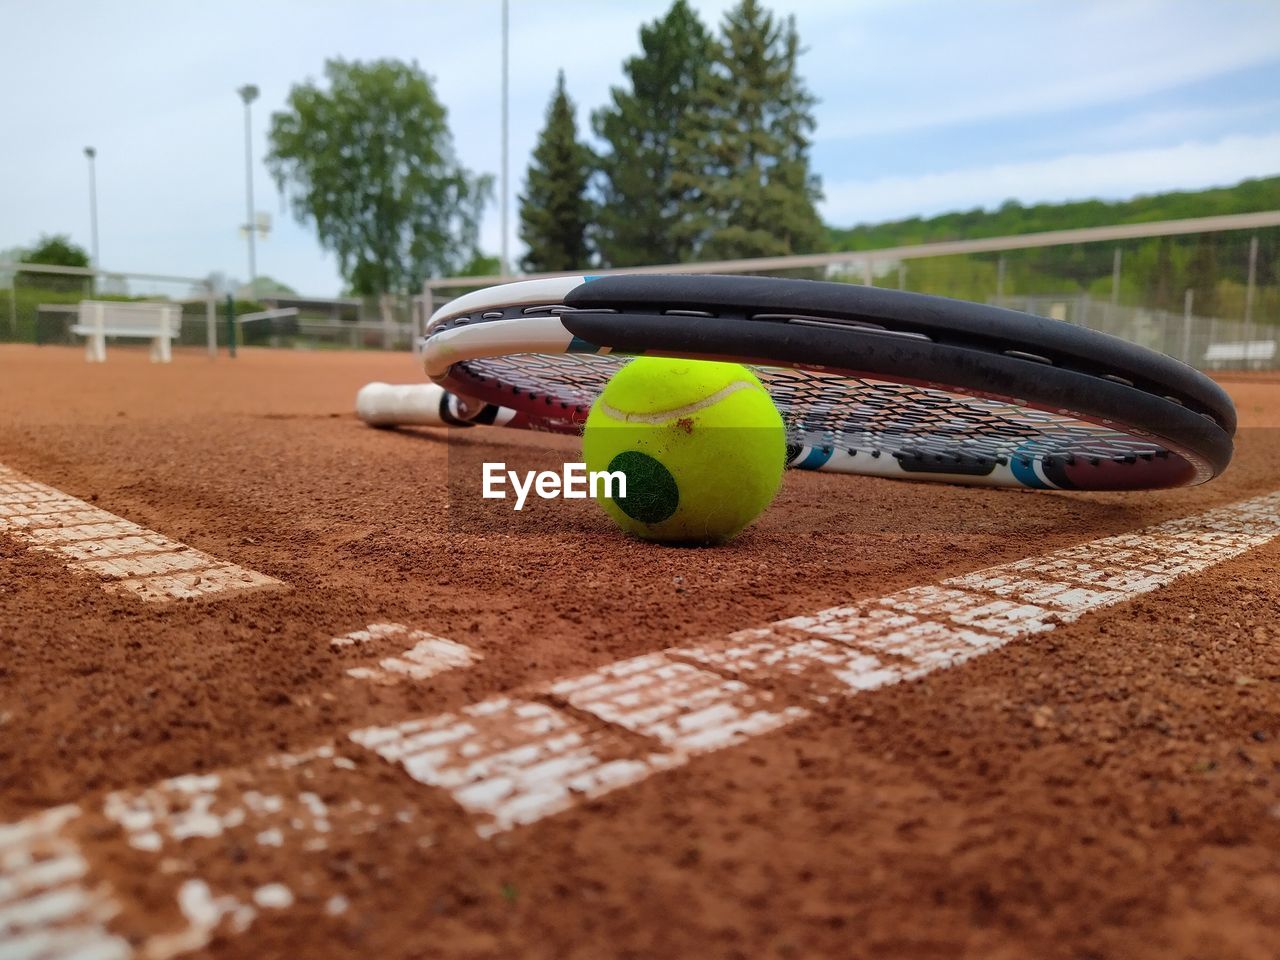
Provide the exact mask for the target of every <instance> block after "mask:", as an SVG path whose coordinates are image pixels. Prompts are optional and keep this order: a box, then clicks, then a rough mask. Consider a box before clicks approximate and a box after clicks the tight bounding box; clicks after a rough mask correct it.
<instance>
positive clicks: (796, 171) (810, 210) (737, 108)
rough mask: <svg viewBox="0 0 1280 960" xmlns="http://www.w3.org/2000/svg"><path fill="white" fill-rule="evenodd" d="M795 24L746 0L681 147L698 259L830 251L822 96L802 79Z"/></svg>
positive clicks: (729, 21) (680, 182)
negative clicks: (819, 153)
mask: <svg viewBox="0 0 1280 960" xmlns="http://www.w3.org/2000/svg"><path fill="white" fill-rule="evenodd" d="M799 57H800V38H799V36H798V34H797V33H796V27H795V19H794V18H792V17H788V18H787V19H785V20H779V19H776V18H775V17H774V16H773V14H771V13H770V12H768V11H767V10H765V9H764V8H763V7H761V6H760V4H759V3H758V2H757V0H740V2H739V3H738V5H737V6H736V7H734V8H733V9H732V10H730V11H729V12H728V13H727V14H726V15H725V18H724V22H723V24H722V25H721V40H720V42H719V43H718V44H717V45H716V47H715V54H714V59H713V62H712V67H711V70H710V71H709V73H708V75H707V77H706V80H705V82H704V83H702V84H700V86H699V88H698V95H697V100H696V103H695V105H694V108H693V110H692V111H691V113H690V115H689V117H688V121H687V129H686V130H685V131H684V133H683V135H682V137H681V138H680V140H679V141H678V144H677V151H676V154H677V162H676V170H675V173H674V175H673V178H672V179H673V183H674V185H675V186H676V187H677V188H679V189H681V190H683V191H686V192H687V194H688V195H689V196H690V197H691V198H692V203H693V206H694V208H695V211H696V212H695V213H694V215H693V216H692V217H691V218H690V220H689V221H688V222H687V223H682V224H680V227H681V233H682V234H683V236H682V239H683V240H684V241H685V242H688V243H690V244H691V245H692V247H693V249H694V251H695V255H696V257H697V258H698V259H703V260H706V259H727V258H732V257H756V256H781V255H787V254H794V253H809V252H812V251H815V250H819V249H822V248H823V247H824V246H825V244H826V241H827V236H826V229H825V228H824V227H823V225H822V222H821V220H820V219H819V218H818V213H817V209H816V206H815V205H816V203H817V201H818V200H819V199H821V196H822V192H821V187H820V184H819V181H818V178H817V177H816V176H815V175H814V174H813V173H812V172H811V171H810V169H809V145H810V141H809V136H810V134H811V133H812V132H813V129H814V119H813V105H814V102H815V101H814V98H813V96H812V95H811V94H810V93H809V92H808V90H807V89H806V88H805V86H804V83H803V81H802V80H801V79H800V77H799V75H798V73H797V64H798V60H799Z"/></svg>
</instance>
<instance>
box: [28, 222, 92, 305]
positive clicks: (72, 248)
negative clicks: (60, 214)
mask: <svg viewBox="0 0 1280 960" xmlns="http://www.w3.org/2000/svg"><path fill="white" fill-rule="evenodd" d="M18 254H19V259H21V260H22V261H23V262H24V263H39V264H43V265H44V266H50V267H87V266H89V253H88V251H86V250H85V249H84V247H81V246H77V245H76V244H74V243H72V242H71V238H70V237H69V236H67V235H66V234H65V233H57V234H41V236H40V239H39V240H37V241H36V243H35V246H33V247H31V248H30V249H28V250H20V251H18ZM15 279H16V280H18V281H19V282H21V283H24V284H26V285H28V286H37V287H41V288H43V289H45V290H64V291H65V290H81V289H91V288H92V284H91V283H90V281H87V280H86V279H85V278H83V277H76V276H65V275H59V274H54V273H39V272H36V271H34V270H19V271H18V272H17V274H16V276H15ZM86 284H89V286H88V287H86Z"/></svg>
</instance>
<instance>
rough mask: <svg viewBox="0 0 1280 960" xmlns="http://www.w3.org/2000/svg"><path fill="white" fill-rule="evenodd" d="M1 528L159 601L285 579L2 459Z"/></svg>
mask: <svg viewBox="0 0 1280 960" xmlns="http://www.w3.org/2000/svg"><path fill="white" fill-rule="evenodd" d="M0 533H7V534H8V535H9V536H11V537H13V538H14V539H15V540H17V541H18V542H20V543H23V544H26V545H27V546H28V547H30V548H31V549H33V550H39V551H41V552H44V553H52V554H54V555H55V556H57V557H58V558H60V559H61V560H62V562H63V563H64V564H65V565H66V566H67V567H68V568H70V569H72V570H76V571H83V572H86V573H92V574H95V575H97V576H98V577H101V578H102V579H103V580H104V581H106V582H105V583H104V584H103V586H104V588H105V589H107V590H109V591H111V592H113V593H129V594H133V595H134V596H136V597H138V598H140V599H142V600H146V601H150V602H163V601H167V600H179V599H186V598H190V597H207V596H210V595H213V594H218V593H224V592H226V591H229V590H252V589H260V588H262V587H278V586H283V584H281V582H280V581H279V580H276V579H275V578H273V577H268V576H266V575H265V574H262V573H257V572H255V571H253V570H248V569H246V568H244V567H240V566H237V565H235V564H233V563H227V562H226V561H223V560H219V559H217V558H216V557H211V556H209V555H208V554H207V553H202V552H200V551H199V550H196V549H193V548H192V547H188V546H187V545H186V544H184V543H179V542H178V541H176V540H170V539H169V538H168V537H166V536H163V535H162V534H159V533H155V532H154V531H152V530H147V529H146V528H145V527H141V526H139V525H138V524H136V523H132V522H130V521H128V520H124V519H122V518H120V517H117V516H115V515H114V514H111V513H107V511H105V510H99V509H98V508H97V507H94V506H93V505H92V504H88V503H85V502H84V501H83V500H77V499H76V498H75V497H70V496H67V495H66V494H65V493H62V492H61V491H59V490H55V489H54V488H53V487H50V486H47V485H45V484H43V483H37V482H36V481H34V480H31V479H30V478H28V477H25V476H23V475H22V474H20V473H18V472H17V471H16V470H11V469H9V468H8V467H6V466H4V465H3V464H0Z"/></svg>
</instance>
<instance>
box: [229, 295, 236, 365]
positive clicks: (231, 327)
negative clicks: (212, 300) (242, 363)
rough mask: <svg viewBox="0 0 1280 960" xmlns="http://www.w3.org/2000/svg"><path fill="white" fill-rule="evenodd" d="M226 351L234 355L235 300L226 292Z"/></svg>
mask: <svg viewBox="0 0 1280 960" xmlns="http://www.w3.org/2000/svg"><path fill="white" fill-rule="evenodd" d="M227 352H228V353H229V354H231V356H232V357H234V356H235V355H236V302H235V300H234V299H233V298H232V296H231V294H229V293H228V294H227Z"/></svg>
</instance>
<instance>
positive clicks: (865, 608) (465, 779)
mask: <svg viewBox="0 0 1280 960" xmlns="http://www.w3.org/2000/svg"><path fill="white" fill-rule="evenodd" d="M1277 536H1280V494H1271V495H1268V496H1264V497H1258V498H1256V499H1254V500H1248V501H1245V502H1243V503H1239V504H1235V505H1232V506H1228V507H1222V508H1219V509H1216V510H1210V511H1208V512H1207V513H1204V514H1201V515H1199V516H1197V517H1189V518H1186V519H1182V520H1174V521H1170V522H1168V523H1162V524H1157V525H1155V526H1153V527H1149V528H1147V529H1146V530H1143V531H1140V532H1138V533H1130V534H1122V535H1120V536H1115V537H1106V538H1104V539H1101V540H1096V541H1094V542H1092V543H1088V544H1081V545H1078V546H1075V547H1068V548H1066V549H1063V550H1056V551H1054V552H1052V553H1049V554H1046V555H1044V556H1041V557H1037V558H1033V559H1028V560H1019V561H1017V562H1014V563H1008V564H1001V565H1000V566H995V567H989V568H988V569H986V570H981V571H978V572H977V573H972V574H967V575H965V576H962V577H950V578H947V579H945V580H941V581H939V582H937V583H935V584H931V585H927V586H919V587H912V588H909V589H906V590H901V591H898V592H897V593H893V594H889V595H888V596H884V597H879V598H877V599H872V600H867V601H864V602H862V603H859V604H856V605H852V606H840V607H832V608H830V609H827V610H822V611H819V612H818V613H815V614H812V615H809V616H802V617H791V618H789V619H786V620H780V621H778V622H777V623H774V624H771V625H769V626H767V627H762V628H758V629H751V630H742V631H738V632H737V633H734V634H731V635H730V636H729V637H727V638H724V639H721V640H715V641H712V642H710V643H704V644H697V645H693V646H686V647H672V648H670V649H668V650H666V651H664V652H663V653H657V654H649V655H646V656H642V657H635V658H632V659H630V660H624V661H622V662H620V663H614V664H611V665H609V666H606V667H602V668H600V669H598V670H594V671H591V672H590V673H587V674H584V675H581V676H578V677H569V678H563V679H560V680H556V681H553V682H551V683H549V684H544V685H540V686H535V687H532V688H530V689H529V690H527V691H523V692H521V691H517V692H516V693H517V694H518V695H519V694H523V695H522V697H521V696H511V697H507V696H502V697H495V698H493V699H492V700H488V701H485V703H482V704H479V705H477V706H475V707H469V708H466V709H464V710H462V711H460V712H458V713H448V714H442V715H440V716H437V717H430V718H425V719H419V720H409V721H407V722H404V723H400V724H396V725H393V726H390V727H373V728H369V729H366V730H357V731H355V732H353V733H352V734H350V739H351V740H352V741H353V742H354V743H357V744H359V745H360V746H363V747H366V748H368V749H370V750H373V751H375V752H376V753H378V754H379V755H380V756H382V757H383V758H384V759H386V760H389V761H391V762H393V763H397V764H399V765H400V766H401V767H402V768H403V769H404V770H405V772H406V773H408V775H409V776H410V777H412V778H413V779H415V780H417V781H419V782H421V783H424V784H428V785H430V786H435V787H442V788H444V789H446V790H448V791H449V792H450V794H451V795H452V796H453V799H454V800H455V801H456V802H457V803H458V804H459V805H460V806H461V807H462V808H463V809H465V810H467V811H468V812H469V813H470V814H472V816H473V817H474V818H475V824H476V830H477V832H479V833H480V835H481V836H491V835H493V834H494V833H497V832H500V831H502V830H507V829H511V828H512V827H515V826H517V825H520V824H526V823H531V822H533V821H535V820H539V819H541V818H543V817H546V816H550V815H551V814H554V813H558V812H560V811H563V810H566V809H568V808H569V807H571V806H573V805H575V804H577V803H579V802H581V801H583V800H587V799H591V798H594V797H599V796H601V795H603V794H605V793H608V792H610V791H612V790H616V789H618V788H620V787H623V786H627V785H629V784H634V783H636V782H638V781H640V780H642V779H645V778H646V777H648V776H650V775H652V774H653V773H656V772H658V771H660V770H667V769H671V768H672V767H675V766H680V765H682V764H684V763H685V762H687V761H688V760H689V759H690V758H691V757H693V756H696V755H697V754H699V753H705V752H709V751H712V750H717V749H720V748H722V747H726V746H730V745H732V744H734V743H738V742H741V741H742V740H744V739H746V738H748V737H751V736H756V735H759V734H762V733H767V732H769V731H772V730H776V729H778V728H780V727H782V726H785V725H787V724H789V723H792V722H794V721H795V720H798V719H800V718H801V717H803V716H805V715H806V714H807V711H806V710H805V709H803V708H800V707H794V706H790V707H789V706H786V705H785V704H784V703H781V702H779V701H777V700H775V699H773V698H772V697H771V696H770V695H769V694H768V693H765V692H764V691H761V690H755V689H753V688H752V687H750V686H748V684H752V683H764V684H772V683H775V682H779V681H780V682H783V683H784V684H785V686H786V687H787V689H788V690H789V691H791V692H793V693H794V694H795V695H797V696H800V697H803V698H805V699H808V700H811V701H813V702H816V703H819V704H820V703H823V702H826V701H827V700H828V699H830V698H831V697H836V696H844V697H847V696H855V695H857V694H859V693H862V692H864V691H867V690H874V689H877V688H879V687H884V686H887V685H890V684H894V683H900V682H902V681H904V680H910V679H915V678H918V677H922V676H924V675H926V674H928V673H930V672H932V671H934V670H939V669H944V668H947V667H951V666H955V665H957V664H960V663H964V662H965V661H967V660H971V659H973V658H974V657H978V656H981V655H982V654H984V653H990V652H991V651H992V650H996V649H999V648H1000V647H1002V646H1004V645H1005V644H1007V643H1010V642H1012V641H1014V640H1021V639H1025V638H1028V637H1032V636H1035V635H1037V634H1041V633H1046V632H1048V631H1051V630H1053V629H1054V628H1055V627H1057V626H1059V625H1060V624H1064V623H1070V622H1072V621H1074V620H1077V619H1079V618H1080V617H1081V616H1083V615H1085V614H1086V613H1090V612H1092V611H1095V610H1098V609H1101V608H1103V607H1105V606H1108V605H1110V604H1114V603H1119V602H1121V601H1123V600H1128V599H1132V598H1134V597H1137V596H1139V595H1141V594H1143V593H1146V592H1148V591H1151V590H1155V589H1156V588H1158V587H1160V586H1163V585H1164V584H1167V583H1169V582H1170V581H1172V580H1174V579H1176V578H1177V577H1180V576H1185V575H1187V574H1191V573H1196V572H1199V571H1201V570H1204V569H1207V568H1208V567H1210V566H1213V565H1215V564H1218V563H1222V562H1223V561H1225V560H1229V559H1231V558H1232V557H1235V556H1239V555H1240V554H1242V553H1244V552H1245V551H1247V550H1249V549H1252V548H1253V547H1256V546H1259V545H1261V544H1263V543H1266V542H1268V541H1270V540H1272V539H1274V538H1275V537H1277ZM690 662H692V664H697V665H699V666H702V667H706V668H709V670H701V669H698V668H697V667H695V666H693V665H691V663H690ZM711 671H714V672H711ZM724 674H728V675H730V676H732V677H735V678H737V679H736V681H727V680H725V679H723V675H724ZM548 699H549V700H550V703H552V704H554V703H564V704H565V705H566V706H567V707H568V708H571V709H570V710H558V709H555V708H554V707H553V706H550V705H548V703H547V702H545V701H547V700H548ZM628 735H630V737H631V738H632V739H628ZM635 737H639V738H642V740H641V744H640V745H637V743H636V742H635V740H634V738H635ZM646 745H647V746H646Z"/></svg>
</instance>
